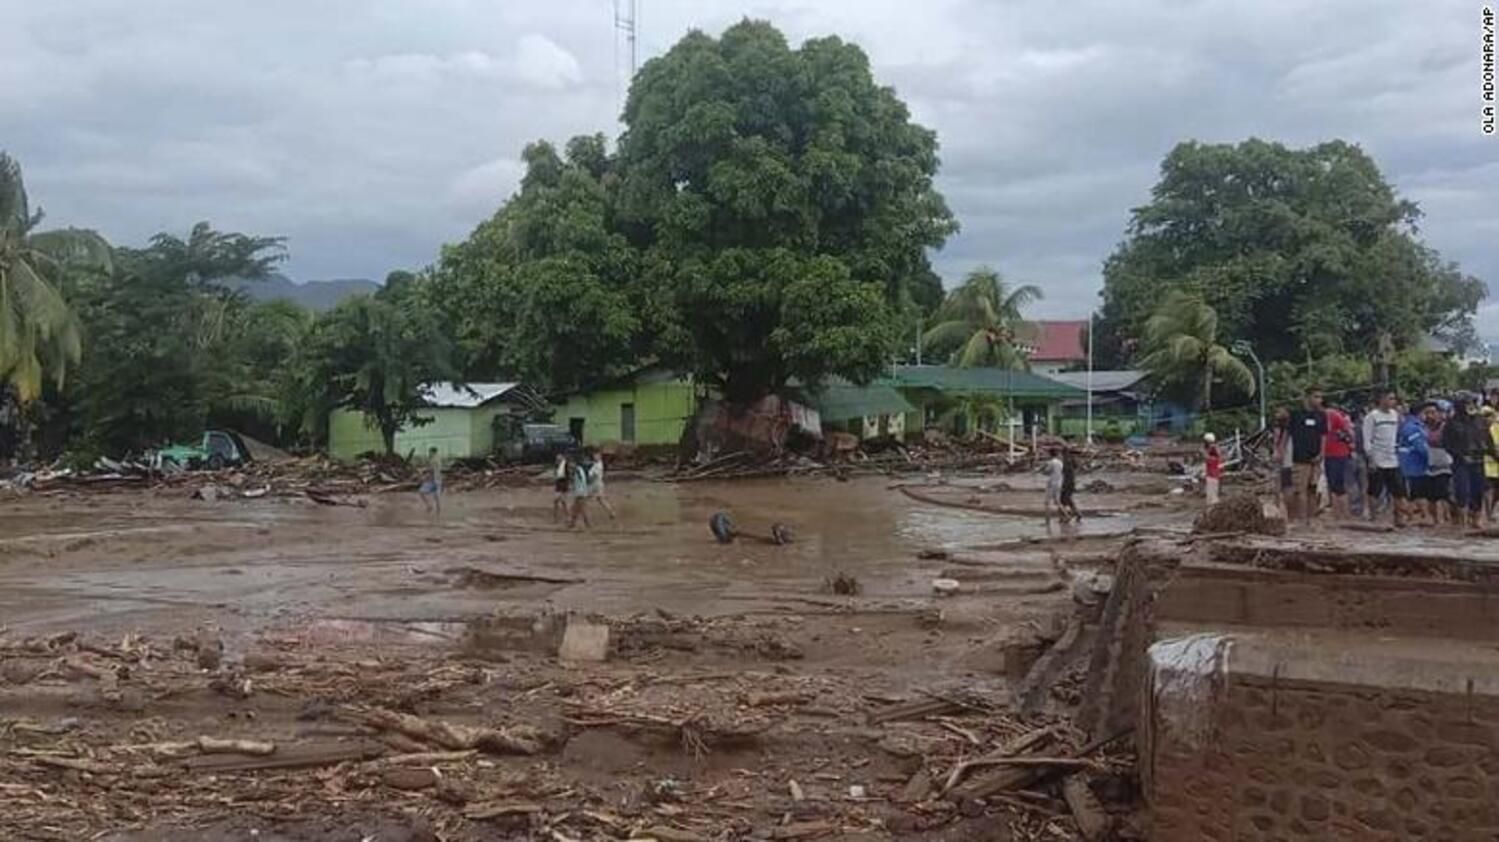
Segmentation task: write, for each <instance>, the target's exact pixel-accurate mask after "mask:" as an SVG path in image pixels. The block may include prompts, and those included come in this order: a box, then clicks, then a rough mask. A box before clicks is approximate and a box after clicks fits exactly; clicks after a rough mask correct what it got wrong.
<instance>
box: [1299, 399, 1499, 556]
mask: <svg viewBox="0 0 1499 842" xmlns="http://www.w3.org/2000/svg"><path fill="white" fill-rule="evenodd" d="M1272 429H1273V431H1274V459H1275V464H1276V465H1278V466H1279V469H1280V470H1279V472H1278V474H1279V491H1280V493H1281V494H1282V495H1283V497H1284V499H1285V502H1286V509H1287V512H1288V513H1289V514H1290V516H1291V517H1292V518H1293V519H1300V520H1301V521H1303V522H1305V523H1310V522H1311V521H1312V520H1313V519H1314V518H1316V517H1318V516H1319V515H1320V514H1322V512H1323V511H1324V510H1325V511H1328V512H1330V514H1331V516H1332V517H1333V518H1336V519H1340V520H1347V519H1352V518H1365V519H1368V520H1370V521H1374V520H1378V519H1380V518H1382V517H1384V516H1385V515H1386V514H1388V516H1389V517H1390V519H1391V522H1392V523H1393V524H1394V525H1395V526H1397V527H1398V526H1406V525H1430V526H1442V525H1451V526H1456V527H1459V528H1476V527H1480V526H1482V525H1484V523H1485V522H1493V520H1494V516H1495V511H1496V504H1499V390H1496V391H1495V392H1493V393H1491V394H1490V395H1489V398H1488V400H1487V401H1485V400H1484V399H1483V397H1482V396H1481V395H1478V394H1474V393H1471V392H1459V393H1458V394H1456V395H1453V396H1451V397H1450V398H1446V397H1440V398H1429V399H1426V400H1421V401H1415V402H1411V403H1407V402H1405V401H1403V400H1401V398H1400V397H1399V396H1398V395H1397V394H1396V393H1394V392H1392V391H1386V392H1384V393H1382V394H1380V395H1379V397H1378V399H1377V400H1376V401H1374V402H1373V403H1371V404H1368V405H1356V406H1340V405H1336V404H1333V403H1329V402H1327V401H1325V400H1324V395H1323V393H1322V392H1321V390H1319V389H1315V388H1313V389H1308V390H1307V391H1306V394H1305V396H1304V398H1303V401H1302V405H1301V406H1300V407H1299V408H1297V409H1295V410H1289V409H1280V410H1278V411H1277V412H1276V413H1275V420H1274V424H1273V427H1272ZM1324 492H1325V495H1324ZM1324 499H1325V500H1326V505H1324Z"/></svg>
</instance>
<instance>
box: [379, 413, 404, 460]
mask: <svg viewBox="0 0 1499 842" xmlns="http://www.w3.org/2000/svg"><path fill="white" fill-rule="evenodd" d="M397 429H399V425H397V424H395V423H394V422H390V421H382V422H380V438H382V439H384V440H385V455H386V456H394V455H396V430H397Z"/></svg>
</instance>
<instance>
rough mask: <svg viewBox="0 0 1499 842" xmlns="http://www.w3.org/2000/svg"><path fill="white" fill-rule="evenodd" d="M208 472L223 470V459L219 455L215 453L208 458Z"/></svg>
mask: <svg viewBox="0 0 1499 842" xmlns="http://www.w3.org/2000/svg"><path fill="white" fill-rule="evenodd" d="M208 470H210V471H222V470H224V457H223V456H221V455H219V454H217V453H215V454H213V455H212V456H210V457H208Z"/></svg>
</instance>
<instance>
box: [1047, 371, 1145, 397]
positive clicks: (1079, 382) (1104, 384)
mask: <svg viewBox="0 0 1499 842" xmlns="http://www.w3.org/2000/svg"><path fill="white" fill-rule="evenodd" d="M1145 377H1146V374H1145V372H1143V371H1133V370H1123V371H1095V372H1093V391H1095V392H1123V391H1127V390H1129V389H1131V388H1133V387H1134V386H1135V385H1136V384H1138V383H1139V382H1140V381H1141V380H1144V379H1145ZM1051 379H1053V380H1056V381H1057V382H1059V383H1066V384H1067V385H1068V386H1072V387H1073V388H1076V389H1083V390H1086V389H1087V388H1088V372H1086V371H1067V372H1063V373H1061V374H1053V375H1051Z"/></svg>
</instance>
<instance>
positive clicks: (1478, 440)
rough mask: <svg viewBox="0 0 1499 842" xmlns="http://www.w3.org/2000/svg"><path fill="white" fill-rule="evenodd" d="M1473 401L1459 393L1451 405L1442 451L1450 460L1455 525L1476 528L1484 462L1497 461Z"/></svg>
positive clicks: (1486, 427) (1480, 509)
mask: <svg viewBox="0 0 1499 842" xmlns="http://www.w3.org/2000/svg"><path fill="white" fill-rule="evenodd" d="M1477 402H1478V400H1477V397H1476V396H1475V395H1473V394H1471V393H1468V392H1461V393H1459V394H1458V396H1457V400H1456V401H1455V406H1456V409H1455V411H1454V412H1453V415H1452V418H1451V419H1450V420H1448V421H1447V426H1446V427H1444V428H1443V429H1442V447H1443V448H1444V449H1446V451H1447V452H1448V453H1449V454H1451V456H1452V492H1453V501H1454V502H1455V503H1456V504H1457V515H1458V517H1457V518H1456V521H1457V523H1458V524H1460V525H1461V524H1462V523H1466V524H1467V525H1468V526H1470V527H1475V528H1476V527H1477V526H1478V525H1479V520H1480V519H1481V517H1482V515H1483V501H1484V497H1485V496H1486V495H1485V491H1486V485H1485V482H1484V477H1483V463H1484V459H1485V458H1486V457H1489V456H1495V457H1499V451H1496V450H1495V448H1494V439H1493V436H1491V435H1489V424H1488V422H1486V421H1485V420H1484V419H1483V416H1481V415H1479V414H1478V413H1477V411H1476V405H1477Z"/></svg>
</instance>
